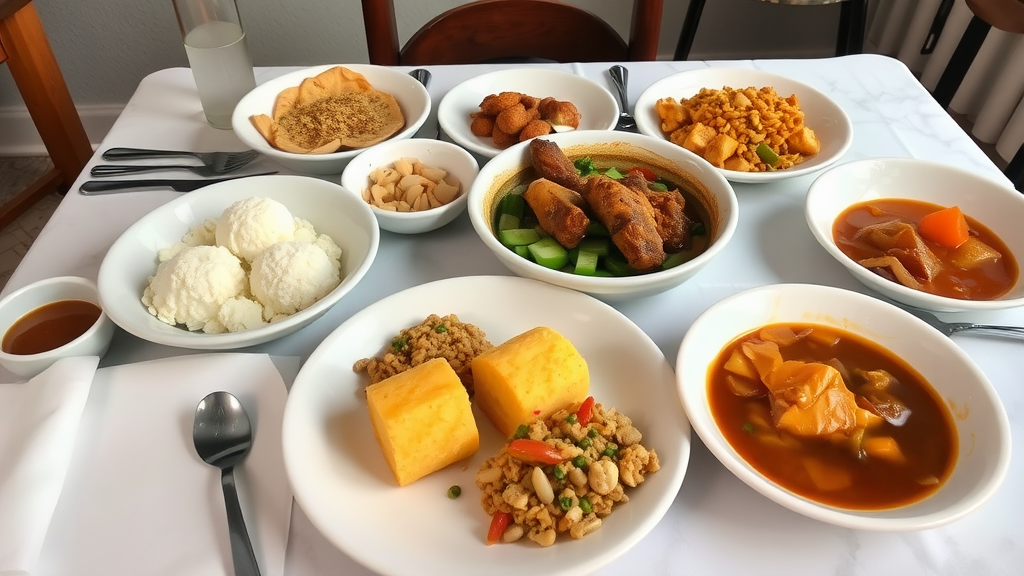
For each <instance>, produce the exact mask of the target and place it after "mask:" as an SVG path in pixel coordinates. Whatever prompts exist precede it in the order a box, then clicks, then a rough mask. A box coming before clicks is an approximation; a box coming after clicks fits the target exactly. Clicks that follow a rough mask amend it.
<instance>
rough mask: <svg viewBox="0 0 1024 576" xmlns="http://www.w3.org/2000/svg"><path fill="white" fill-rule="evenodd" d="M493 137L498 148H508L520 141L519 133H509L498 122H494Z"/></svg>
mask: <svg viewBox="0 0 1024 576" xmlns="http://www.w3.org/2000/svg"><path fill="white" fill-rule="evenodd" d="M491 139H493V140H494V145H495V146H497V147H498V148H508V147H509V146H511V145H513V144H517V143H519V136H518V135H517V134H509V133H508V132H505V131H504V130H502V129H501V128H499V127H498V124H497V123H495V124H494V130H493V131H491Z"/></svg>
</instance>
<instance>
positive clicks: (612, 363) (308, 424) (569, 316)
mask: <svg viewBox="0 0 1024 576" xmlns="http://www.w3.org/2000/svg"><path fill="white" fill-rule="evenodd" d="M430 314H438V315H440V316H444V315H446V314H457V315H458V316H459V319H460V320H462V321H463V322H469V323H471V324H475V325H476V326H478V327H480V328H481V329H482V330H483V331H484V332H485V333H486V334H487V339H488V340H489V341H491V343H493V344H496V345H497V344H500V343H502V342H504V341H505V340H507V339H509V338H511V337H512V336H515V335H517V334H520V333H522V332H525V331H526V330H529V329H530V328H534V327H536V326H540V325H546V326H550V327H551V328H553V329H555V330H557V331H559V332H560V333H561V334H563V335H564V336H566V337H567V338H568V339H569V340H570V341H571V342H572V343H573V344H574V345H575V346H576V348H577V349H578V350H579V351H580V353H581V354H582V355H583V357H584V358H585V359H586V360H587V363H588V365H589V368H590V378H591V381H590V391H591V394H592V395H593V396H594V398H595V399H596V400H597V401H599V402H601V403H603V404H604V405H605V406H607V407H615V408H617V409H619V410H620V411H621V412H622V413H624V414H626V415H627V416H629V417H630V418H632V419H633V422H634V424H635V425H636V426H637V428H639V429H640V431H641V432H642V433H643V435H644V438H643V443H644V445H645V446H647V447H649V448H652V449H654V450H656V451H657V453H658V457H659V460H660V461H661V470H659V471H658V472H656V473H654V474H651V475H650V476H648V477H647V480H646V481H645V482H644V483H643V484H641V485H640V486H638V487H636V488H634V489H629V492H628V494H629V502H628V503H626V504H624V505H622V506H621V507H620V508H617V509H616V510H615V511H614V513H612V515H611V516H609V517H608V518H606V519H605V521H604V523H603V524H602V525H601V528H600V529H599V530H598V531H597V532H594V533H593V534H591V535H589V536H587V537H586V538H583V539H582V540H573V539H571V538H569V537H567V535H561V536H560V537H559V539H558V541H557V542H556V543H555V544H554V545H553V546H550V547H548V548H542V547H540V546H538V545H537V544H535V543H533V542H532V541H529V540H527V539H525V538H524V539H523V540H522V541H519V542H516V543H512V544H495V545H493V546H487V545H486V542H485V540H486V534H487V528H488V525H489V524H490V517H489V516H488V515H487V514H486V513H484V511H483V508H482V507H481V506H480V497H479V494H480V492H479V489H478V488H477V487H476V484H475V482H474V478H475V476H476V471H477V470H478V469H479V468H480V465H481V463H483V461H484V460H486V459H487V458H489V457H491V456H493V455H494V454H496V453H497V452H498V450H499V449H500V447H501V446H502V445H503V443H504V439H503V438H502V437H501V435H500V434H499V433H498V432H497V430H496V429H495V428H494V425H493V424H491V422H490V421H489V420H488V419H487V417H486V416H484V415H483V413H482V412H480V411H479V410H478V409H476V408H474V415H475V416H476V422H477V426H478V427H479V429H480V450H479V451H478V452H477V453H476V454H475V455H474V456H472V457H471V458H470V459H468V460H465V461H462V462H458V463H455V464H452V465H450V466H448V467H447V468H445V469H443V470H440V471H438V472H435V473H434V474H431V475H429V476H426V477H424V478H422V479H420V480H418V481H416V482H415V483H413V484H410V485H408V486H404V487H399V486H398V485H397V484H396V483H395V479H394V477H393V476H392V474H391V470H390V469H389V468H388V465H387V463H386V462H385V460H384V456H383V454H382V453H381V450H380V447H379V446H378V444H377V441H376V439H375V438H374V435H373V426H372V424H371V423H370V418H369V414H368V412H367V408H366V401H365V395H364V388H365V387H366V385H367V384H368V382H369V380H368V378H367V377H366V376H365V375H364V374H356V373H355V372H353V370H352V365H353V363H354V362H355V361H356V360H358V359H360V358H365V357H369V356H376V355H379V354H380V353H381V352H382V351H383V349H384V348H385V347H386V346H387V345H388V343H389V342H390V341H391V338H393V337H394V336H395V334H397V333H398V332H399V331H400V330H403V329H405V328H407V327H409V326H414V325H417V324H419V323H420V322H422V321H423V320H424V318H426V317H427V316H429V315H430ZM283 429H284V431H283V444H284V459H285V468H286V470H287V472H288V478H289V480H290V481H291V484H292V489H293V491H294V494H295V500H296V501H297V502H298V503H299V505H300V506H302V509H303V511H305V513H306V515H307V516H308V517H309V518H310V520H311V521H312V522H313V524H314V525H315V526H316V527H317V528H318V529H319V530H320V532H321V533H323V535H324V536H325V537H326V538H327V539H328V540H329V541H331V542H332V543H334V544H335V545H336V546H337V547H338V548H340V549H341V550H343V551H344V552H345V553H347V554H348V555H350V556H352V557H353V558H354V559H355V560H357V561H359V562H360V563H362V564H364V565H365V566H367V567H369V568H370V569H372V570H374V571H377V572H379V573H382V574H390V575H395V574H403V575H420V574H453V575H454V574H465V575H477V574H488V575H492V576H493V575H504V574H507V575H515V576H522V575H523V574H545V575H555V574H585V573H590V572H593V571H595V570H597V569H598V568H600V567H601V566H604V565H605V564H607V563H608V562H611V561H612V560H613V559H614V558H616V557H617V556H619V555H620V554H622V553H623V552H625V551H626V550H628V549H629V548H631V547H632V546H633V545H634V544H636V543H637V542H638V541H640V539H641V538H643V537H644V535H646V534H647V533H648V532H649V531H650V530H651V529H652V528H653V527H654V526H655V525H656V524H657V523H658V521H659V520H661V518H662V516H663V515H664V514H665V512H666V511H667V510H668V508H669V506H670V505H671V504H672V501H673V500H674V499H675V497H676V493H677V492H678V490H679V487H680V486H681V484H682V482H683V476H684V474H685V472H686V466H687V462H688V460H689V456H690V424H689V421H688V420H687V419H686V414H685V412H684V411H683V407H682V404H681V402H680V400H679V398H678V396H677V394H676V387H675V375H674V373H673V371H672V368H671V366H669V364H668V362H667V361H666V360H665V356H664V355H663V354H662V352H661V350H660V349H658V347H657V346H656V345H655V344H654V342H652V341H651V339H650V338H649V337H648V336H647V335H646V334H644V332H643V331H641V330H640V328H638V327H637V326H636V325H635V324H633V323H632V322H631V321H630V320H629V319H628V318H626V317H625V316H623V315H622V314H621V313H619V312H618V311H616V310H615V309H614V308H611V307H610V306H608V305H607V304H604V303H602V302H601V301H599V300H596V299H594V298H592V297H590V296H587V295H585V294H582V293H580V292H575V291H573V290H568V289H565V288H559V287H556V286H551V285H548V284H545V283H543V282H539V281H536V280H529V279H526V278H516V277H507V276H475V277H474V276H470V277H462V278H450V279H447V280H440V281H437V282H432V283H429V284H424V285H421V286H417V287H415V288H410V289H408V290H405V291H403V292H400V293H398V294H395V295H392V296H389V297H387V298H385V299H383V300H381V301H379V302H377V303H376V304H373V305H371V306H369V307H368V308H366V309H364V310H362V311H361V312H359V313H357V314H356V315H354V316H352V318H350V319H349V320H348V321H346V322H345V323H344V324H342V325H341V326H339V327H338V328H337V329H336V330H335V331H334V332H333V333H331V335H330V336H328V337H327V338H326V339H325V340H324V341H323V343H322V344H321V345H320V346H319V347H318V348H317V349H316V351H314V352H313V354H312V355H311V356H310V358H309V360H307V361H306V363H305V365H304V366H303V367H302V370H301V371H300V372H299V375H298V377H297V378H296V380H295V384H294V385H293V386H292V389H291V392H290V393H289V394H288V403H287V405H286V406H285V413H284V424H283ZM452 485H458V486H461V487H462V496H461V497H460V498H458V499H456V500H451V499H449V498H448V496H447V491H448V488H449V487H450V486H452Z"/></svg>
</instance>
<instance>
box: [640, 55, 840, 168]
mask: <svg viewBox="0 0 1024 576" xmlns="http://www.w3.org/2000/svg"><path fill="white" fill-rule="evenodd" d="M726 86H728V87H730V88H747V87H749V86H754V87H755V88H761V87H764V86H771V87H773V88H775V91H776V92H778V94H779V96H781V97H783V98H785V97H787V96H789V95H790V94H796V96H797V98H799V100H800V109H801V110H802V111H803V113H804V122H805V123H806V124H807V126H808V127H810V128H811V129H812V130H814V133H815V134H816V135H817V136H818V140H819V141H821V151H820V152H818V153H817V154H815V155H813V156H810V157H809V158H807V159H806V160H804V161H803V162H801V163H800V164H797V165H796V166H793V167H792V168H786V169H785V170H774V171H772V172H737V171H735V170H725V169H719V170H721V172H722V174H723V175H724V176H725V177H726V178H728V179H729V180H730V181H732V182H745V183H748V184H759V183H763V182H773V181H776V180H782V179H785V178H795V177H797V176H804V175H806V174H810V173H812V172H816V171H818V170H821V169H823V168H825V167H826V166H829V165H831V164H833V163H835V162H836V161H837V160H839V158H841V157H842V156H843V154H846V151H847V150H849V149H850V145H851V144H852V143H853V123H852V122H850V117H849V116H847V114H846V112H845V111H843V109H842V107H840V106H839V104H838V103H836V102H835V101H834V100H832V99H831V98H829V97H828V95H826V94H825V93H824V92H821V91H819V90H817V89H815V88H813V87H811V86H808V85H807V84H804V83H802V82H797V81H796V80H793V79H791V78H787V77H785V76H779V75H778V74H771V73H769V72H764V71H761V70H754V69H750V68H723V67H716V68H700V69H697V70H689V71H686V72H680V73H678V74H673V75H672V76H669V77H667V78H663V79H661V80H659V81H657V82H655V83H654V84H651V85H650V86H649V87H648V88H647V89H646V90H644V92H643V94H641V95H640V97H639V98H638V99H637V101H636V106H635V108H634V112H635V116H636V126H637V128H638V129H639V130H640V133H642V134H647V135H648V136H653V137H655V138H660V139H662V140H665V141H668V138H667V137H666V136H665V134H664V133H663V132H662V131H661V118H659V117H658V112H657V110H656V109H655V107H654V105H655V103H657V101H658V100H659V99H661V98H668V97H672V98H675V99H676V100H679V99H680V98H690V97H692V96H694V95H696V94H697V93H698V92H700V89H701V88H713V89H721V88H723V87H726Z"/></svg>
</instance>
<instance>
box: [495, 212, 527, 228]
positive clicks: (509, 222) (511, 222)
mask: <svg viewBox="0 0 1024 576" xmlns="http://www.w3.org/2000/svg"><path fill="white" fill-rule="evenodd" d="M521 223H522V218H520V217H518V216H513V215H511V214H502V215H501V216H498V230H514V229H516V228H519V226H521Z"/></svg>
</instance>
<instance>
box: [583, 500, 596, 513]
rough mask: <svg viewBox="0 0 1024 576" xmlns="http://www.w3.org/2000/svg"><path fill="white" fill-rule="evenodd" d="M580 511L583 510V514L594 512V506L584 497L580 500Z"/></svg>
mask: <svg viewBox="0 0 1024 576" xmlns="http://www.w3.org/2000/svg"><path fill="white" fill-rule="evenodd" d="M580 510H583V513H584V514H590V513H591V512H593V511H594V505H593V504H591V503H590V499H589V498H587V497H586V496H584V497H583V498H580Z"/></svg>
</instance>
